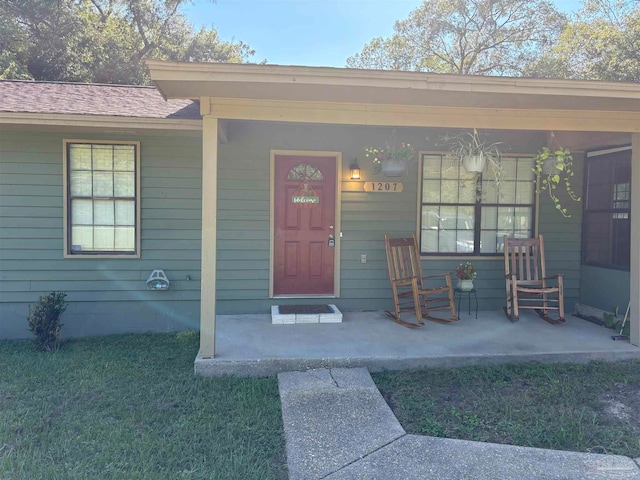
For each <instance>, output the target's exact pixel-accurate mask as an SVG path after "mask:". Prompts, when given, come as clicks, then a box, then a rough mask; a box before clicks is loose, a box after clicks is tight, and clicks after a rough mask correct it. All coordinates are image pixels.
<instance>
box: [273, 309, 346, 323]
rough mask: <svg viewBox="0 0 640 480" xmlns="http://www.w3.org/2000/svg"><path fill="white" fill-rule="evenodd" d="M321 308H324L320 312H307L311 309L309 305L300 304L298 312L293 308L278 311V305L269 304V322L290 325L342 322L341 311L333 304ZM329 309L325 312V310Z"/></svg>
mask: <svg viewBox="0 0 640 480" xmlns="http://www.w3.org/2000/svg"><path fill="white" fill-rule="evenodd" d="M323 307H326V308H323V309H319V310H325V311H324V312H322V313H309V311H310V310H311V311H313V309H310V308H309V306H308V305H307V306H301V308H300V310H299V312H298V313H295V308H294V309H293V312H291V313H280V305H272V306H271V323H272V324H273V325H290V324H296V323H341V322H342V312H340V310H338V307H336V306H335V305H333V304H330V305H323ZM288 310H291V307H290V306H289V307H288ZM327 310H328V311H329V313H327V312H326V311H327Z"/></svg>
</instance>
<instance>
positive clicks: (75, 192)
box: [70, 171, 91, 197]
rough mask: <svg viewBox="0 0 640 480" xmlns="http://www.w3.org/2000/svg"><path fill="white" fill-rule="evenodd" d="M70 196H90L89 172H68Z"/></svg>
mask: <svg viewBox="0 0 640 480" xmlns="http://www.w3.org/2000/svg"><path fill="white" fill-rule="evenodd" d="M70 177H71V196H72V197H90V196H91V172H77V171H72V172H70Z"/></svg>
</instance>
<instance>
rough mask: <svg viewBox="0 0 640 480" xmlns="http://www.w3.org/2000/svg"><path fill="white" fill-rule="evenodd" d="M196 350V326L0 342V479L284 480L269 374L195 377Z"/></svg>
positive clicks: (280, 435) (278, 412)
mask: <svg viewBox="0 0 640 480" xmlns="http://www.w3.org/2000/svg"><path fill="white" fill-rule="evenodd" d="M197 352H198V335H197V332H185V333H181V334H137V335H113V336H108V337H97V338H83V339H71V340H68V341H65V348H64V349H63V350H60V351H58V352H56V353H55V354H53V355H33V350H32V348H31V345H29V343H28V342H19V341H4V342H0V371H1V372H3V373H2V380H1V381H0V383H1V387H0V411H1V412H2V415H0V417H1V419H0V439H1V440H0V478H1V479H3V480H4V479H34V480H35V479H92V480H101V479H104V480H107V479H110V480H113V479H153V480H170V479H171V480H174V479H180V478H185V479H192V480H196V479H202V480H215V479H220V480H222V479H225V480H226V479H264V480H268V479H274V480H278V479H285V478H287V476H286V464H285V448H284V445H285V443H284V429H283V425H282V411H281V409H280V399H279V396H278V381H277V379H276V377H275V376H272V377H269V378H233V377H225V378H201V377H195V376H194V375H193V359H194V358H195V356H196V354H197Z"/></svg>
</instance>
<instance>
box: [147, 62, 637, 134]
mask: <svg viewBox="0 0 640 480" xmlns="http://www.w3.org/2000/svg"><path fill="white" fill-rule="evenodd" d="M147 66H148V67H149V70H150V72H151V78H152V80H153V82H154V83H155V85H156V86H157V88H158V89H159V90H160V92H161V93H162V95H163V96H165V97H166V98H202V97H210V98H211V99H212V101H214V99H215V101H217V102H218V103H220V104H223V105H224V104H229V103H234V104H237V105H240V104H243V105H246V104H247V103H248V102H251V103H254V104H260V105H263V106H264V107H263V108H267V107H268V106H270V105H273V106H275V105H277V104H278V103H285V104H293V105H295V104H301V103H306V104H315V105H330V106H331V105H332V106H333V107H334V108H335V107H336V105H343V106H344V107H345V108H346V109H347V110H354V109H356V110H358V109H363V108H364V107H365V106H366V107H368V108H369V109H374V110H375V109H378V110H381V111H382V110H385V109H387V110H388V109H389V108H396V110H397V109H398V108H399V109H403V108H405V107H406V108H407V109H413V110H414V111H415V110H416V109H418V110H419V109H423V110H424V108H425V107H426V108H431V109H432V111H436V112H439V111H448V109H453V110H456V109H474V110H478V111H486V112H492V111H510V112H513V111H518V112H520V115H522V114H526V112H532V113H533V112H538V111H543V112H550V111H553V112H559V115H560V116H564V117H567V116H568V115H567V114H569V116H570V115H573V114H574V112H576V113H577V114H578V115H580V112H585V114H586V115H587V116H592V117H597V116H598V114H599V112H603V113H604V114H605V116H604V117H603V118H604V121H606V120H607V118H610V117H613V116H615V113H619V114H620V115H621V117H622V121H618V122H617V124H616V126H615V129H616V130H617V131H628V132H640V85H639V84H635V83H621V82H601V81H577V80H556V79H532V78H510V77H488V76H473V75H448V74H433V73H422V72H397V71H381V70H360V69H346V68H326V67H297V66H280V65H252V64H224V63H178V62H166V61H159V60H148V61H147ZM338 109H340V108H338ZM397 111H400V110H397ZM407 111H408V110H407ZM461 111H463V110H461ZM261 119H264V118H261ZM358 123H360V122H358ZM394 125H400V124H398V123H394ZM461 126H465V125H461ZM568 129H569V130H577V129H578V126H577V125H576V127H575V128H573V127H571V126H569V127H568Z"/></svg>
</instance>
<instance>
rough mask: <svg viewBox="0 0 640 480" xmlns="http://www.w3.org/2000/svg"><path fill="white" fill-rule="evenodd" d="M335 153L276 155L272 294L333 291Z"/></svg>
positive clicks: (328, 293)
mask: <svg viewBox="0 0 640 480" xmlns="http://www.w3.org/2000/svg"><path fill="white" fill-rule="evenodd" d="M335 206H336V158H335V157H305V156H293V155H291V156H290V155H276V156H275V181H274V221H275V225H274V227H275V228H274V259H273V263H274V265H273V275H274V277H273V293H274V295H305V294H306V295H333V294H334V285H333V273H334V257H335V255H334V252H335V242H336V241H337V239H336V238H335V236H336V230H335V218H336V212H335V210H336V208H335Z"/></svg>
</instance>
